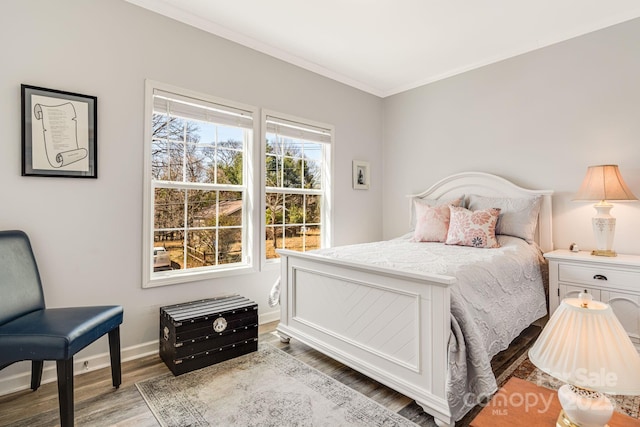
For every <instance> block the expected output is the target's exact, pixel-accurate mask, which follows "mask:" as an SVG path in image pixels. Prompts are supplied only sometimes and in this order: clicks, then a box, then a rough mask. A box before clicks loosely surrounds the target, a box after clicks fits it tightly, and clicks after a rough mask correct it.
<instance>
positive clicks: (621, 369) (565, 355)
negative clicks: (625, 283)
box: [529, 299, 640, 395]
mask: <svg viewBox="0 0 640 427" xmlns="http://www.w3.org/2000/svg"><path fill="white" fill-rule="evenodd" d="M582 304H586V303H585V301H584V300H581V299H565V300H563V301H562V302H561V304H560V307H558V309H557V310H556V311H555V312H554V313H553V316H552V317H551V319H549V322H548V323H547V325H546V326H545V328H544V330H543V331H542V333H541V334H540V337H539V338H538V340H537V341H536V343H535V344H534V345H533V347H531V349H530V350H529V359H530V360H531V362H532V363H533V364H534V365H536V366H537V367H538V368H539V369H540V370H542V371H544V372H546V373H547V374H549V375H551V376H553V377H556V378H558V379H560V380H562V381H564V382H566V383H568V384H571V385H574V386H578V387H582V388H585V389H589V390H594V391H599V392H602V393H613V394H624V395H640V355H639V354H638V352H637V351H636V349H635V347H634V346H633V344H632V343H631V340H630V339H629V336H628V335H627V333H626V331H625V330H624V328H623V327H622V325H621V324H620V321H619V320H618V319H617V318H616V316H615V314H614V313H613V310H612V309H611V307H610V306H609V305H608V304H604V303H601V302H598V301H589V302H588V304H587V307H583V306H582Z"/></svg>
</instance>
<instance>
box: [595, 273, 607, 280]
mask: <svg viewBox="0 0 640 427" xmlns="http://www.w3.org/2000/svg"><path fill="white" fill-rule="evenodd" d="M593 278H594V279H595V280H607V276H603V275H602V274H596V275H595V276H593Z"/></svg>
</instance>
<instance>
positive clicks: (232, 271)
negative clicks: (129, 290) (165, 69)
mask: <svg viewBox="0 0 640 427" xmlns="http://www.w3.org/2000/svg"><path fill="white" fill-rule="evenodd" d="M154 89H159V90H162V91H165V92H172V93H176V94H181V95H184V96H189V97H193V98H196V99H202V100H205V101H207V102H211V103H215V104H222V105H228V106H230V107H234V108H238V109H241V110H245V111H249V112H251V115H252V117H253V137H252V141H248V143H247V147H246V150H247V152H246V156H247V161H246V163H245V164H246V165H247V167H246V168H244V171H243V173H244V182H245V183H246V197H245V200H244V205H243V224H246V233H243V246H244V247H245V248H246V250H247V253H246V262H245V263H243V264H241V265H233V266H228V267H218V268H215V269H211V268H206V269H204V268H203V269H190V270H178V271H167V272H155V273H154V272H153V255H152V253H153V250H151V249H152V248H153V225H154V216H153V209H152V208H151V207H152V203H151V202H152V197H153V191H152V190H153V186H152V180H151V169H152V168H151V166H152V165H151V143H150V141H151V138H152V133H153V129H152V126H151V123H152V116H153V92H154ZM144 108H145V109H144V138H145V139H144V144H143V145H144V154H143V155H144V168H143V173H144V179H143V182H144V188H143V199H142V200H143V207H142V212H143V224H142V287H143V288H153V287H157V286H166V285H174V284H179V283H186V282H194V281H200V280H206V279H212V278H218V277H226V276H232V275H237V274H246V273H253V272H256V271H257V264H258V263H257V262H256V260H258V259H259V248H260V246H259V245H256V244H255V242H256V238H257V236H258V232H259V230H258V228H259V227H256V224H260V222H259V219H258V214H259V212H258V210H257V209H255V206H256V203H255V198H256V194H258V187H257V186H258V185H259V183H260V180H258V179H255V171H256V170H260V163H258V161H259V160H260V159H259V158H258V156H256V155H255V152H256V150H255V145H256V141H258V138H259V135H260V122H259V121H258V119H257V117H258V111H259V109H258V108H257V107H254V106H250V105H246V104H240V103H238V102H234V101H229V100H226V99H222V98H217V97H212V96H208V95H205V94H202V93H199V92H195V91H191V90H188V89H183V88H180V87H176V86H172V85H169V84H166V83H162V82H158V81H154V80H150V79H147V80H145V107H144ZM256 167H258V169H256Z"/></svg>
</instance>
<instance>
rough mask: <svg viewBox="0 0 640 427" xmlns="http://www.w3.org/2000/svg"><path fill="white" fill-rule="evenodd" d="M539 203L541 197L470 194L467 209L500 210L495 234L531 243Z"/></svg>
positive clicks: (536, 222) (538, 211)
mask: <svg viewBox="0 0 640 427" xmlns="http://www.w3.org/2000/svg"><path fill="white" fill-rule="evenodd" d="M541 202H542V196H533V197H520V198H510V197H484V196H478V195H475V194H472V195H470V196H469V209H471V210H472V211H475V210H479V209H489V208H497V209H500V217H499V218H498V224H497V225H496V234H505V235H507V236H514V237H519V238H521V239H524V240H526V241H527V242H528V243H533V241H534V237H535V232H536V225H537V224H538V214H539V213H540V203H541Z"/></svg>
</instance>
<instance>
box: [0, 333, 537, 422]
mask: <svg viewBox="0 0 640 427" xmlns="http://www.w3.org/2000/svg"><path fill="white" fill-rule="evenodd" d="M276 326H277V322H274V323H269V324H266V325H263V326H261V327H260V331H259V334H260V341H262V342H269V343H271V344H273V345H274V346H276V347H277V348H280V349H281V350H283V351H285V352H287V353H289V354H291V355H292V356H294V357H296V358H297V359H299V360H301V361H303V362H305V363H307V364H309V365H311V366H312V367H314V368H316V369H318V370H320V371H321V372H324V373H325V374H327V375H329V376H331V377H333V378H335V379H336V380H338V381H340V382H342V383H344V384H346V385H347V386H349V387H351V388H353V389H355V390H357V391H359V392H360V393H363V394H364V395H366V396H368V397H370V398H371V399H373V400H375V401H377V402H378V403H380V404H381V405H383V406H385V407H387V408H388V409H390V410H392V411H394V412H398V413H400V414H401V415H403V416H404V417H406V418H409V419H410V420H412V421H413V422H415V423H416V424H418V425H421V426H426V425H431V424H430V421H429V419H430V417H429V416H427V415H426V414H425V413H424V412H423V411H422V409H421V408H420V407H419V406H418V405H417V404H416V403H415V402H413V401H412V400H411V399H409V398H407V397H405V396H403V395H401V394H400V393H397V392H395V391H393V390H391V389H389V388H388V387H385V386H383V385H381V384H380V383H378V382H376V381H373V380H371V379H369V378H367V377H365V376H364V375H361V374H359V373H358V372H355V371H353V370H352V369H350V368H348V367H346V366H344V365H342V364H341V363H338V362H336V361H334V360H332V359H330V358H328V357H326V356H324V355H323V354H321V353H319V352H317V351H315V350H313V349H311V348H310V347H308V346H306V345H304V344H302V343H300V342H297V341H295V340H291V342H290V343H289V344H282V343H280V341H279V340H278V338H277V337H276V336H275V334H274V333H273V331H274V330H275V327H276ZM539 333H540V328H538V327H535V326H531V327H529V328H528V329H527V330H525V331H524V332H523V333H522V334H521V335H520V337H518V338H516V340H515V341H514V342H513V343H512V345H511V346H510V347H509V349H507V350H505V351H503V352H502V353H500V354H498V355H497V356H496V357H494V359H493V361H492V367H493V371H494V373H495V374H496V376H498V375H500V373H502V372H503V371H504V370H505V369H506V368H507V367H508V366H510V365H511V363H512V362H513V361H515V359H517V358H518V357H519V356H520V355H521V354H522V353H523V352H525V351H526V350H527V349H528V348H529V347H530V346H531V344H532V343H533V341H534V340H535V339H536V337H537V336H538V334H539ZM167 372H169V370H168V368H167V367H166V366H165V365H164V363H163V362H162V361H161V360H160V358H159V357H158V356H157V355H155V356H148V357H145V358H141V359H137V360H133V361H129V362H125V363H123V364H122V385H121V386H120V388H119V389H118V390H116V389H114V388H113V387H112V386H111V371H110V369H109V368H105V369H100V370H96V371H92V372H87V373H84V374H81V375H78V376H76V377H75V420H76V426H91V427H100V426H132V427H133V426H135V427H146V426H159V424H158V422H157V421H156V419H155V418H154V416H153V414H152V413H151V411H150V410H149V408H148V407H147V405H146V403H145V402H144V400H143V399H142V396H141V395H140V393H139V392H138V389H137V388H136V386H135V383H136V382H138V381H141V380H144V379H147V378H153V377H156V376H158V375H161V374H164V373H167ZM478 411H479V408H478V409H477V410H473V411H471V412H470V413H469V414H467V416H466V417H465V418H464V419H463V420H461V421H460V422H458V423H456V427H458V426H468V425H469V423H470V421H471V420H472V419H473V417H474V416H475V415H476V414H477V412H478ZM58 425H59V419H58V391H57V385H56V383H55V382H53V383H49V384H44V385H43V386H41V387H40V388H39V389H38V390H37V391H35V392H33V391H31V390H25V391H20V392H17V393H13V394H10V395H6V396H0V426H24V427H27V426H29V427H36V426H42V427H45V426H46V427H49V426H58Z"/></svg>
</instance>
